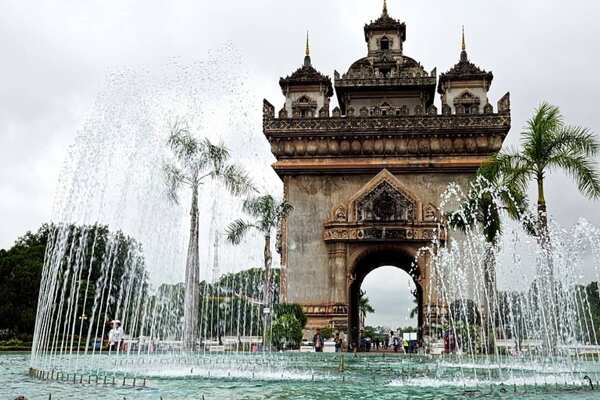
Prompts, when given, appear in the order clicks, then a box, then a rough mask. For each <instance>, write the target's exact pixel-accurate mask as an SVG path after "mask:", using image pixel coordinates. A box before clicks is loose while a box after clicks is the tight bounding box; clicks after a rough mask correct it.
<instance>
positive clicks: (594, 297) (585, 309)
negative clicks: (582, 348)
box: [576, 282, 600, 344]
mask: <svg viewBox="0 0 600 400" xmlns="http://www.w3.org/2000/svg"><path fill="white" fill-rule="evenodd" d="M576 290H577V297H576V298H577V316H578V318H579V319H580V321H581V323H580V324H579V326H581V328H582V332H580V334H579V335H578V336H579V339H580V340H582V341H583V342H584V343H590V344H596V343H600V294H599V293H598V282H592V283H590V284H589V285H587V286H577V287H576Z"/></svg>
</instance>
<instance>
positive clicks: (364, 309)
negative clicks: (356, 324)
mask: <svg viewBox="0 0 600 400" xmlns="http://www.w3.org/2000/svg"><path fill="white" fill-rule="evenodd" d="M358 312H359V313H360V327H361V328H364V327H365V320H366V319H367V314H372V313H374V312H375V309H374V308H373V306H372V305H371V303H369V298H368V297H367V293H366V292H365V291H364V290H361V291H360V293H359V294H358Z"/></svg>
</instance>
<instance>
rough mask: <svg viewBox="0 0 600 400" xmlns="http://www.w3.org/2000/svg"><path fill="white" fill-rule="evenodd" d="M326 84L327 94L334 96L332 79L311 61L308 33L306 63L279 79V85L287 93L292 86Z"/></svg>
mask: <svg viewBox="0 0 600 400" xmlns="http://www.w3.org/2000/svg"><path fill="white" fill-rule="evenodd" d="M313 84H316V85H325V87H326V88H327V96H333V86H332V84H331V79H330V78H329V77H328V76H326V75H323V74H322V73H320V72H319V71H317V70H316V69H315V68H314V67H313V66H312V63H311V59H310V46H309V43H308V33H307V34H306V50H305V55H304V65H302V67H300V68H298V69H297V70H296V71H295V72H294V73H293V74H291V75H288V76H287V77H285V78H281V79H279V86H280V87H281V90H282V91H283V93H284V94H285V93H286V92H287V89H288V88H289V87H291V86H307V85H313Z"/></svg>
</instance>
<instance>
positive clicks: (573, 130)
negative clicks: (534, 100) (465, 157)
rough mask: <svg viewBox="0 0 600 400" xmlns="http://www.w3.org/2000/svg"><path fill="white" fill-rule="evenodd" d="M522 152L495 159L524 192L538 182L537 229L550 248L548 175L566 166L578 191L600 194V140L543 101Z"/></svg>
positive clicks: (523, 138) (527, 131)
mask: <svg viewBox="0 0 600 400" xmlns="http://www.w3.org/2000/svg"><path fill="white" fill-rule="evenodd" d="M521 145H522V147H523V149H522V151H521V152H507V153H500V154H499V155H498V156H497V157H496V159H495V160H494V164H496V167H495V168H496V169H497V170H502V171H504V173H505V174H506V175H507V176H508V178H509V180H511V181H512V182H513V183H514V185H516V186H518V187H519V188H520V190H521V191H523V192H525V191H526V190H527V187H528V185H529V183H530V182H531V181H532V180H533V181H535V183H536V185H537V226H536V233H537V237H538V238H539V240H540V243H541V245H542V247H543V249H544V250H549V245H550V239H549V235H548V215H547V204H546V196H545V192H544V184H545V179H546V177H547V174H548V172H550V171H552V170H556V169H559V170H563V171H564V172H566V173H567V174H568V175H570V176H571V178H573V179H574V180H575V182H576V183H577V187H578V189H579V191H580V192H581V193H582V194H583V195H585V196H587V197H589V198H591V199H598V198H600V172H599V171H598V169H597V167H596V165H595V157H597V156H598V154H599V153H600V143H599V142H598V140H597V139H596V138H595V136H594V134H593V133H592V132H591V131H590V130H589V129H587V128H582V127H579V126H570V125H566V124H565V122H564V118H563V116H562V115H561V113H560V110H559V108H558V107H556V106H553V105H550V104H548V103H542V105H541V106H539V107H538V108H537V109H536V110H535V112H534V115H533V117H531V119H529V121H527V125H526V127H525V130H524V131H523V132H521Z"/></svg>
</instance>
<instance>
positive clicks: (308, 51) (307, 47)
mask: <svg viewBox="0 0 600 400" xmlns="http://www.w3.org/2000/svg"><path fill="white" fill-rule="evenodd" d="M304 55H305V56H307V57H309V56H310V46H309V45H308V31H306V50H305V52H304Z"/></svg>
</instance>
